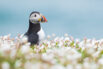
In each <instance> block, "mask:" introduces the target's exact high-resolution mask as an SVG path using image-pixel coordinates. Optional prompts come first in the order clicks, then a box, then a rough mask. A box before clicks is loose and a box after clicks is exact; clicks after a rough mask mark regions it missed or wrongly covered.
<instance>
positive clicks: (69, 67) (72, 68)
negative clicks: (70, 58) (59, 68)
mask: <svg viewBox="0 0 103 69" xmlns="http://www.w3.org/2000/svg"><path fill="white" fill-rule="evenodd" d="M66 69H74V67H73V65H71V64H69V65H68V66H67V67H66Z"/></svg>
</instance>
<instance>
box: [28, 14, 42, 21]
mask: <svg viewBox="0 0 103 69" xmlns="http://www.w3.org/2000/svg"><path fill="white" fill-rule="evenodd" d="M29 19H30V21H31V22H32V23H37V22H40V21H41V15H40V14H38V13H33V14H31V16H30V18H29Z"/></svg>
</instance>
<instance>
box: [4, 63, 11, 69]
mask: <svg viewBox="0 0 103 69" xmlns="http://www.w3.org/2000/svg"><path fill="white" fill-rule="evenodd" d="M2 69H10V65H9V63H8V62H3V63H2Z"/></svg>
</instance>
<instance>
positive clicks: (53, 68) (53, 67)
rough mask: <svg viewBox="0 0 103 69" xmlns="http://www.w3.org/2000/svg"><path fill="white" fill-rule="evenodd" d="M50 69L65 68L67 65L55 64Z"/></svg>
mask: <svg viewBox="0 0 103 69" xmlns="http://www.w3.org/2000/svg"><path fill="white" fill-rule="evenodd" d="M50 69H65V67H64V66H62V65H59V64H57V65H53V66H52V67H51V68H50Z"/></svg>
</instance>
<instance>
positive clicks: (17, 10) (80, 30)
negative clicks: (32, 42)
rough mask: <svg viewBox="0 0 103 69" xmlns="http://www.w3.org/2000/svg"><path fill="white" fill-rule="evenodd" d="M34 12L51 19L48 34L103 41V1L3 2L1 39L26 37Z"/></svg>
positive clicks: (0, 7) (47, 26)
mask: <svg viewBox="0 0 103 69" xmlns="http://www.w3.org/2000/svg"><path fill="white" fill-rule="evenodd" d="M32 11H39V12H41V13H42V14H43V15H44V16H45V17H46V18H47V20H48V23H44V24H42V26H43V29H44V30H45V33H46V34H52V33H55V34H56V35H58V36H63V34H65V33H68V34H69V35H71V36H73V37H75V38H83V37H88V38H94V37H95V38H97V39H98V38H99V39H100V38H102V37H103V31H102V29H103V0H0V36H2V35H7V34H10V33H11V35H12V36H17V34H18V33H21V34H23V33H25V32H26V31H27V29H28V25H29V23H28V19H29V15H30V13H31V12H32Z"/></svg>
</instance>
